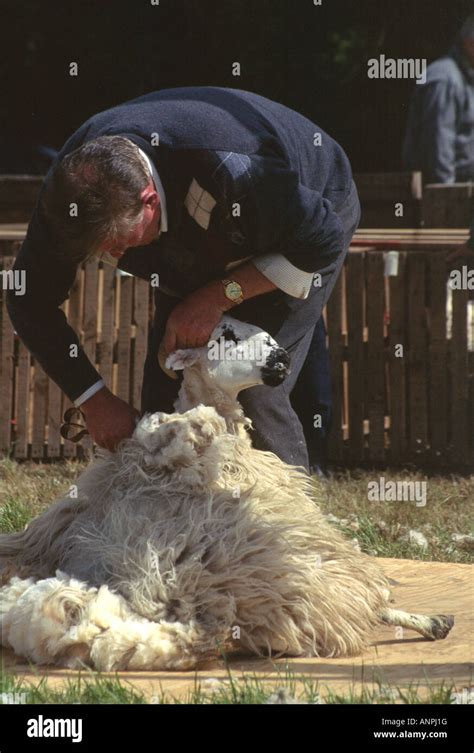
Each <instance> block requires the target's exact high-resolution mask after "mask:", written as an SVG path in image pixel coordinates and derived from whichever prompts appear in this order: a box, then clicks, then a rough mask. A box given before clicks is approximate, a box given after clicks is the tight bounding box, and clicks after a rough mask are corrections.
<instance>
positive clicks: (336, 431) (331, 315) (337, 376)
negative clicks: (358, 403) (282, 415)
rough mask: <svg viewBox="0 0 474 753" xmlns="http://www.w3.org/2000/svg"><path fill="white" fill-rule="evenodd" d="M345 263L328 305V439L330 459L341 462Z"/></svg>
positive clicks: (342, 452)
mask: <svg viewBox="0 0 474 753" xmlns="http://www.w3.org/2000/svg"><path fill="white" fill-rule="evenodd" d="M344 276H345V265H344V266H343V268H342V270H341V274H340V275H339V277H338V279H337V282H336V284H335V286H334V289H333V291H332V293H331V296H330V298H329V300H328V303H327V306H326V317H327V318H326V323H327V333H328V338H329V362H330V366H331V393H332V419H331V431H330V432H329V435H328V439H327V447H328V459H329V460H330V461H331V462H336V463H340V462H341V461H342V459H343V455H344V449H343V433H342V407H343V403H344V374H343V368H344V362H343V349H344V341H343V334H342V301H343V282H344Z"/></svg>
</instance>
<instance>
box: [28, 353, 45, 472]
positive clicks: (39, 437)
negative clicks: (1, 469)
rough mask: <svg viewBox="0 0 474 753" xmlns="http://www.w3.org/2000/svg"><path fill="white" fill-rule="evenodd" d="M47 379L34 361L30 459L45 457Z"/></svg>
mask: <svg viewBox="0 0 474 753" xmlns="http://www.w3.org/2000/svg"><path fill="white" fill-rule="evenodd" d="M47 393H48V377H47V375H46V374H45V372H44V371H43V369H42V368H41V366H40V365H39V363H38V362H37V361H34V376H33V415H32V421H33V433H32V439H31V457H32V458H38V459H40V458H43V457H44V455H45V429H46V398H47Z"/></svg>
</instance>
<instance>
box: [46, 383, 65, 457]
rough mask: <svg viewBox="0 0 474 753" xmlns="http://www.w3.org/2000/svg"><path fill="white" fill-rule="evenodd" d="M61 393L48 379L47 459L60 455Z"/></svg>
mask: <svg viewBox="0 0 474 753" xmlns="http://www.w3.org/2000/svg"><path fill="white" fill-rule="evenodd" d="M61 406H62V392H61V390H60V388H59V387H58V385H57V384H56V383H55V382H53V380H52V379H48V408H47V421H48V427H47V428H48V431H47V447H46V454H47V456H48V458H59V457H60V454H61V435H60V433H59V429H60V427H61V423H62V414H61Z"/></svg>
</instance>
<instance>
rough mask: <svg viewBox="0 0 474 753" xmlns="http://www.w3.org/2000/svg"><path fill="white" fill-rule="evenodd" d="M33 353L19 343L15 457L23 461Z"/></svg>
mask: <svg viewBox="0 0 474 753" xmlns="http://www.w3.org/2000/svg"><path fill="white" fill-rule="evenodd" d="M30 372H31V353H30V351H29V350H28V348H26V346H25V345H23V343H22V342H21V341H20V342H19V343H18V366H17V378H16V389H15V392H16V416H15V418H16V423H15V428H16V441H15V452H14V457H15V459H16V460H21V459H24V458H26V457H28V421H29V418H30V413H29V410H28V407H29V400H30Z"/></svg>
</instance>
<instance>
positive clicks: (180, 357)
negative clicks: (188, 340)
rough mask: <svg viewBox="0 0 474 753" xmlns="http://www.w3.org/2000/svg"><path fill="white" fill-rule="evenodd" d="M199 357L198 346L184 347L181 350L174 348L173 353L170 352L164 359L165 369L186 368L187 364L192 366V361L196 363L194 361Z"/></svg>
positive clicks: (176, 369)
mask: <svg viewBox="0 0 474 753" xmlns="http://www.w3.org/2000/svg"><path fill="white" fill-rule="evenodd" d="M198 359H199V349H198V348H186V349H183V350H175V351H173V353H170V354H169V356H168V358H167V359H166V361H165V366H166V368H167V369H172V370H173V371H180V370H181V369H186V368H187V367H188V366H192V365H193V363H196V361H197V360H198Z"/></svg>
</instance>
